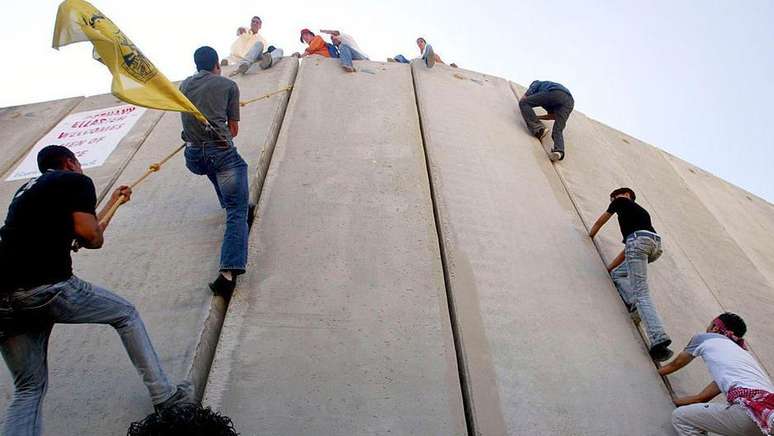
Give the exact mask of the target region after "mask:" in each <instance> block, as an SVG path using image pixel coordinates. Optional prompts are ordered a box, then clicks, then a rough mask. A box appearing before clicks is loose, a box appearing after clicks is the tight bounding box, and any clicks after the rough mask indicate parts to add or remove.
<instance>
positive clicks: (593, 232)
mask: <svg viewBox="0 0 774 436" xmlns="http://www.w3.org/2000/svg"><path fill="white" fill-rule="evenodd" d="M612 216H613V214H612V213H610V212H608V211H604V212H602V215H600V216H599V218H597V221H596V222H595V223H594V225H593V226H591V230H589V236H591V238H592V239H593V238H594V237H595V236H597V233H599V229H601V228H602V226H604V225H605V223H607V221H608V220H609V219H610V217H612Z"/></svg>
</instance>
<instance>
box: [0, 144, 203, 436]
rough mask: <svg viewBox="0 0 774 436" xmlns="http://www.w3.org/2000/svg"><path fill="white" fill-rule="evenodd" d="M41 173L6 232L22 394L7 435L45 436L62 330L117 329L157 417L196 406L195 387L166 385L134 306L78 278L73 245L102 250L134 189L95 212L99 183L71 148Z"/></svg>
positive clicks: (0, 304)
mask: <svg viewBox="0 0 774 436" xmlns="http://www.w3.org/2000/svg"><path fill="white" fill-rule="evenodd" d="M38 167H39V169H40V172H41V173H42V174H41V176H40V177H38V178H36V179H32V180H30V181H29V182H27V183H26V184H24V186H22V187H21V188H20V189H19V190H18V191H17V192H16V195H15V196H14V198H13V200H12V201H11V205H10V206H9V208H8V216H7V218H6V220H5V225H4V226H3V227H2V228H0V352H2V355H3V358H4V359H5V363H6V364H7V366H8V369H9V370H10V371H11V374H12V376H13V380H14V385H15V388H16V389H15V391H14V395H13V400H12V401H11V404H10V405H9V406H8V411H7V414H6V418H5V429H4V434H7V435H17V434H24V435H39V434H40V433H41V431H42V417H41V406H42V400H43V396H44V395H45V393H46V388H47V385H48V368H47V348H48V339H49V336H50V335H51V330H52V329H53V327H54V324H56V323H66V324H86V323H89V324H110V325H111V326H113V327H114V328H115V329H116V331H118V334H119V335H120V336H121V340H122V342H123V343H124V347H125V348H126V351H127V353H128V354H129V358H130V359H131V360H132V363H133V364H134V366H135V368H137V371H138V373H139V374H140V376H141V377H142V379H143V381H144V382H145V385H146V387H147V388H148V391H149V393H150V396H151V400H152V401H153V404H154V405H155V407H156V408H157V409H158V410H166V409H167V408H169V407H171V406H172V405H174V404H178V403H181V402H190V401H192V398H191V397H192V393H191V387H190V384H189V383H183V384H181V385H179V386H177V387H175V386H174V385H172V384H170V383H169V381H168V380H167V376H166V375H165V374H164V371H163V369H162V368H161V364H160V362H159V358H158V356H157V355H156V352H155V351H154V349H153V345H152V344H151V341H150V338H149V337H148V334H147V332H146V331H145V326H144V324H143V322H142V319H140V315H139V314H138V313H137V310H136V309H135V308H134V306H132V304H131V303H129V302H128V301H126V300H124V299H123V298H121V297H119V296H117V295H115V294H113V293H111V292H110V291H108V290H106V289H102V288H100V287H98V286H95V285H92V284H91V283H88V282H85V281H83V280H81V279H79V278H78V277H75V276H74V275H73V271H72V260H71V258H70V250H71V248H72V246H73V241H76V242H77V244H78V245H79V246H80V247H83V248H91V249H98V248H100V247H102V244H103V242H104V240H103V232H104V230H105V228H106V227H107V225H108V223H107V222H105V223H100V219H102V218H103V217H104V216H105V213H106V211H107V210H108V209H109V208H110V207H111V206H112V205H113V204H115V203H116V202H117V201H128V199H129V198H130V197H131V194H132V191H131V189H130V188H128V187H126V186H121V187H119V188H118V189H116V190H115V192H113V195H112V197H111V198H110V201H109V202H108V204H107V205H105V207H104V208H103V209H102V211H100V212H99V213H96V204H97V195H96V192H95V189H94V184H93V183H92V181H91V179H90V178H89V177H87V176H85V175H83V171H82V170H81V165H80V163H79V162H78V159H77V158H76V157H75V155H74V154H73V153H72V152H71V151H70V150H69V149H68V148H66V147H62V146H58V145H50V146H47V147H45V148H43V149H42V150H41V151H40V153H38ZM122 196H123V197H124V198H125V200H122V199H121V197H122Z"/></svg>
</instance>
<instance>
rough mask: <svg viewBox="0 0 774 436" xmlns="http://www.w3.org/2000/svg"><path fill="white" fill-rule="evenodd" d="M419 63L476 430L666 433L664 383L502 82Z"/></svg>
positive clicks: (425, 121) (436, 191) (495, 432)
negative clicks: (633, 430)
mask: <svg viewBox="0 0 774 436" xmlns="http://www.w3.org/2000/svg"><path fill="white" fill-rule="evenodd" d="M413 71H414V80H415V86H416V91H417V100H418V105H419V112H420V118H421V120H422V129H423V133H424V139H425V146H426V149H427V154H428V158H429V163H430V175H431V181H432V184H433V192H434V197H435V202H436V207H437V210H438V215H439V221H440V226H441V235H442V241H443V247H444V252H445V261H446V267H447V269H448V276H449V277H450V283H449V284H448V285H449V286H450V287H451V295H452V297H453V298H452V301H453V306H454V310H455V313H456V319H457V328H458V330H459V337H461V341H462V348H461V351H462V353H463V359H464V362H465V372H466V373H467V374H468V379H467V380H468V388H469V391H468V392H469V394H468V395H469V398H470V402H471V404H472V408H473V417H474V419H475V427H476V431H477V432H478V433H479V434H482V435H502V434H509V435H517V434H525V435H526V434H530V435H532V434H541V435H548V434H557V435H558V434H577V435H601V434H606V435H618V434H621V431H622V429H623V428H629V429H637V434H643V435H655V434H659V435H661V434H669V433H670V432H671V428H670V425H669V414H670V411H671V402H670V401H669V397H668V396H667V392H666V389H665V388H664V386H663V385H662V384H661V382H660V381H659V378H658V375H657V374H656V372H655V367H654V366H653V364H652V363H651V362H650V359H649V357H648V356H647V354H646V350H645V349H644V347H643V346H642V345H641V344H640V341H639V338H638V336H637V333H636V331H635V329H634V327H633V325H632V324H631V322H630V321H629V319H628V317H627V314H626V311H625V309H624V307H623V305H622V304H621V303H620V300H619V298H618V296H617V293H616V291H615V290H614V288H613V285H612V283H611V281H610V280H609V278H608V276H607V274H606V271H605V269H604V266H603V264H602V262H601V261H600V259H599V257H598V255H597V253H596V252H595V250H594V247H593V245H592V243H591V241H590V239H589V238H588V236H586V232H585V228H584V227H583V225H582V223H581V221H580V220H579V219H578V216H577V214H576V212H575V210H574V208H573V205H572V203H571V202H570V200H569V198H568V197H567V193H566V192H565V190H564V188H563V186H562V184H561V182H560V180H559V178H558V177H557V175H556V173H555V172H554V170H553V168H552V167H551V164H550V163H549V162H548V160H547V158H546V155H545V153H544V151H543V150H541V149H540V147H539V144H538V142H537V141H536V140H535V139H534V138H532V137H531V136H530V135H529V134H528V133H527V132H526V130H525V129H524V127H523V125H522V124H521V122H520V120H521V115H520V114H519V112H518V106H517V101H516V99H515V98H514V95H513V93H512V92H511V89H510V87H509V84H508V82H506V81H505V80H502V79H499V78H495V77H491V76H486V75H481V74H478V73H474V72H469V71H464V70H457V69H452V68H448V67H444V66H436V67H435V68H433V69H431V70H428V69H426V68H425V67H424V66H422V64H414V65H413ZM634 392H636V395H635V394H633V393H634Z"/></svg>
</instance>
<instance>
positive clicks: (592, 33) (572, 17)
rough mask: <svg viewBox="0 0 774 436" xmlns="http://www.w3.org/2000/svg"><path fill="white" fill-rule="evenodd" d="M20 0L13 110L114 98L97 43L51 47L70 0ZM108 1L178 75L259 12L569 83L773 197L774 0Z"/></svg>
mask: <svg viewBox="0 0 774 436" xmlns="http://www.w3.org/2000/svg"><path fill="white" fill-rule="evenodd" d="M7 3H8V4H5V5H3V14H2V15H1V16H0V41H3V42H2V47H3V54H4V55H5V56H6V58H5V59H6V61H5V67H4V68H2V69H0V83H1V84H2V93H0V106H9V105H16V104H23V103H30V102H36V101H43V100H52V99H55V98H60V97H70V96H75V95H94V94H100V93H105V92H109V90H110V79H109V76H108V72H107V70H106V69H105V68H104V67H103V66H101V65H100V64H98V63H96V62H94V61H92V60H90V53H91V46H90V44H77V45H73V46H69V47H65V48H63V49H62V50H61V51H59V52H57V51H55V50H53V49H51V36H52V32H53V27H54V17H55V16H56V9H57V5H58V4H59V2H58V1H49V0H28V1H24V2H18V1H17V2H7ZM93 4H94V5H95V6H96V7H97V8H99V9H101V10H102V12H103V13H105V14H106V15H107V16H108V17H109V18H111V19H112V20H113V21H114V22H115V23H116V24H117V25H118V26H119V27H120V28H121V29H122V30H123V31H124V33H126V34H127V36H129V38H130V39H132V40H133V41H134V42H135V44H136V45H137V46H138V47H139V48H140V49H141V50H142V51H143V52H144V53H145V55H146V56H148V58H150V59H151V61H152V62H153V63H154V64H156V66H157V67H158V68H159V69H161V71H163V72H164V73H165V74H166V75H167V77H169V78H170V79H172V80H179V79H182V78H184V77H185V76H187V75H188V74H190V73H192V71H193V69H194V66H193V61H192V53H193V50H194V49H196V48H197V47H199V46H201V45H211V46H213V47H215V49H216V50H218V52H219V53H220V54H221V55H227V53H228V48H229V46H230V44H231V42H232V40H233V39H234V35H235V30H236V27H238V26H240V25H241V26H248V25H249V21H250V17H251V16H252V15H259V16H261V18H263V31H262V33H263V34H264V36H266V37H267V39H268V40H269V42H270V43H273V44H275V45H277V46H281V47H283V48H285V50H286V52H287V53H292V52H293V51H298V50H300V49H302V48H303V47H302V46H301V44H300V43H299V41H298V31H299V30H300V28H302V27H309V28H311V29H313V30H318V29H320V28H336V29H342V30H344V31H346V32H347V33H350V34H352V35H353V36H354V37H355V38H356V39H357V41H358V43H359V44H360V46H361V47H362V48H363V50H365V51H366V52H367V53H368V54H369V55H370V56H371V59H373V60H384V59H385V58H386V57H387V56H392V55H395V54H397V53H403V54H406V55H407V57H414V56H416V50H417V49H416V45H415V44H414V40H415V38H416V37H417V36H419V35H422V36H425V37H426V38H427V40H428V41H430V42H431V43H432V44H433V47H434V48H435V49H436V52H438V53H439V54H440V55H441V56H442V57H443V59H444V60H445V61H447V62H456V63H457V64H459V65H460V66H461V67H464V68H467V69H471V70H475V71H480V72H484V73H489V74H493V75H496V76H501V77H504V78H507V79H511V80H513V81H515V82H518V83H521V84H523V85H528V84H529V83H530V82H531V81H532V80H533V79H548V80H554V81H558V82H561V83H563V84H565V85H566V86H567V87H568V88H570V90H571V91H572V92H573V95H574V96H575V100H576V105H575V107H576V109H577V110H580V111H582V112H584V113H586V114H587V115H589V116H590V117H592V118H595V119H597V120H599V121H601V122H603V123H605V124H608V125H610V126H612V127H614V128H617V129H619V130H622V131H624V132H627V133H629V134H631V135H633V136H636V137H638V138H640V139H642V140H644V141H646V142H649V143H651V144H653V145H656V146H658V147H660V148H662V149H664V150H667V151H669V152H670V153H672V154H675V155H677V156H679V157H681V158H683V159H685V160H687V161H689V162H691V163H694V164H696V165H698V166H700V167H702V168H704V169H706V170H708V171H710V172H712V173H714V174H716V175H718V176H720V177H723V178H724V179H726V180H729V181H731V182H732V183H734V184H736V185H738V186H741V187H743V188H745V189H747V190H749V191H751V192H753V193H755V194H757V195H760V196H762V197H764V198H766V199H767V200H769V201H774V182H772V181H771V177H769V172H770V171H772V169H771V168H772V164H771V159H772V157H771V156H770V154H771V153H772V151H774V140H772V136H771V133H770V132H769V130H770V129H769V128H768V127H769V126H768V123H770V122H772V121H771V113H770V111H771V103H772V102H774V1H771V0H744V1H731V0H727V1H710V0H691V1H678V0H669V1H667V0H657V1H648V2H635V1H630V0H627V1H575V0H567V1H546V0H541V1H529V2H521V1H518V0H506V1H494V0H480V1H469V0H466V1H460V0H450V1H448V0H447V1H444V2H442V3H440V2H438V3H436V2H416V1H406V0H390V1H368V0H359V1H354V0H338V1H335V2H321V1H314V2H312V1H302V0H295V1H278V2H257V1H229V0H221V1H212V0H210V1H200V0H189V1H170V0H167V1H162V0H153V1H151V0H132V1H127V0H123V1H116V0H94V1H93ZM570 122H572V120H571V121H570ZM568 146H569V147H572V144H568Z"/></svg>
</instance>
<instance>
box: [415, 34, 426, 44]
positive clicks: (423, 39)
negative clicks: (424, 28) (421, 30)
mask: <svg viewBox="0 0 774 436" xmlns="http://www.w3.org/2000/svg"><path fill="white" fill-rule="evenodd" d="M419 41H422V42H424V43H425V44H427V41H426V40H425V38H422V37H421V36H420V37H419V38H417V42H419Z"/></svg>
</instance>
